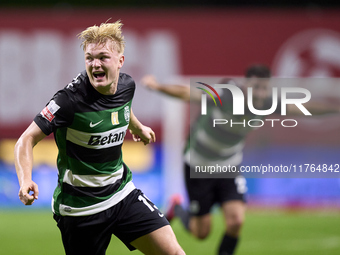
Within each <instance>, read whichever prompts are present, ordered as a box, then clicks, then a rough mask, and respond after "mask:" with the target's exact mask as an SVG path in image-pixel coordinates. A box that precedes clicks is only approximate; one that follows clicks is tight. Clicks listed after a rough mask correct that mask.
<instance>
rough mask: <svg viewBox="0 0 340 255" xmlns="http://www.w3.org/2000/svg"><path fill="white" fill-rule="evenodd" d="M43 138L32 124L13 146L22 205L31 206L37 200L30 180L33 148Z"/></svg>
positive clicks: (36, 192)
mask: <svg viewBox="0 0 340 255" xmlns="http://www.w3.org/2000/svg"><path fill="white" fill-rule="evenodd" d="M45 136H46V135H45V134H44V133H43V132H42V130H41V129H40V128H39V127H38V125H37V124H36V123H35V122H32V123H31V125H30V126H29V127H28V128H27V129H26V130H25V132H24V133H23V134H22V135H21V136H20V138H19V139H18V141H17V143H16V144H15V149H14V158H15V169H16V172H17V176H18V181H19V185H20V189H19V198H20V200H21V202H22V203H23V204H24V205H31V204H33V202H34V200H36V199H38V195H39V190H38V185H37V184H36V183H35V182H33V180H32V167H33V147H34V146H35V145H36V144H37V143H38V142H39V141H40V140H42V139H43V138H44V137H45ZM30 192H31V194H30Z"/></svg>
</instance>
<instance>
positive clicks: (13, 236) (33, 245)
mask: <svg viewBox="0 0 340 255" xmlns="http://www.w3.org/2000/svg"><path fill="white" fill-rule="evenodd" d="M223 225H224V223H223V219H222V217H221V215H220V214H219V213H216V214H215V215H214V224H213V229H212V234H211V235H210V236H209V238H208V239H206V240H204V241H199V240H196V239H194V238H192V237H191V236H190V235H189V234H188V233H187V232H186V231H184V230H183V228H182V226H181V225H180V223H179V221H178V220H174V222H173V223H172V226H173V229H174V231H175V233H176V235H177V239H178V240H179V243H180V244H181V245H182V247H183V249H184V250H185V251H186V254H188V255H191V254H195V255H199V254H202V255H210V254H212V255H214V254H216V253H215V251H216V249H217V245H218V243H219V240H220V237H221V233H222V232H223ZM339 226H340V214H339V212H335V213H334V212H333V213H327V212H309V213H308V212H296V213H287V212H280V211H268V210H267V211H262V212H261V211H260V212H259V211H256V212H255V211H251V210H250V211H248V213H247V218H246V224H245V226H244V228H243V235H242V239H241V241H240V245H239V247H238V250H237V253H236V255H263V254H276V255H283V254H286V255H291V254H295V255H296V254H308V255H314V254H315V255H319V254H327V255H332V254H334V255H335V254H340V228H339ZM0 247H1V248H0V249H1V254H4V255H7V254H8V255H21V254H25V255H36V254H48V255H57V254H64V251H63V247H62V243H61V237H60V233H59V230H58V228H57V227H56V224H55V222H54V220H53V218H52V215H51V212H48V211H37V210H31V209H29V210H27V209H26V208H25V210H17V211H4V210H2V211H0ZM107 254H108V255H110V254H118V255H124V254H141V253H140V252H138V251H134V252H133V253H131V252H129V251H128V249H127V248H126V247H125V246H124V245H123V244H122V243H121V242H120V241H119V240H118V239H117V238H116V237H112V241H111V244H110V246H109V249H108V251H107Z"/></svg>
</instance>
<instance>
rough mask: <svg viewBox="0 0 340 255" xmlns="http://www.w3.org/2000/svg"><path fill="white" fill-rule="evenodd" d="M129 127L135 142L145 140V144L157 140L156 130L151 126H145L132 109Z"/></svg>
mask: <svg viewBox="0 0 340 255" xmlns="http://www.w3.org/2000/svg"><path fill="white" fill-rule="evenodd" d="M128 129H129V130H130V133H131V134H132V138H133V140H134V141H135V142H143V143H144V145H147V144H149V143H151V142H156V135H155V132H154V131H153V130H152V129H151V128H150V127H147V126H144V125H143V124H142V123H141V122H140V121H139V120H138V119H137V117H136V116H135V115H134V114H133V111H132V109H131V111H130V123H129V126H128Z"/></svg>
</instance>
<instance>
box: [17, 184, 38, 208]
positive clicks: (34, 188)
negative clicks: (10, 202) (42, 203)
mask: <svg viewBox="0 0 340 255" xmlns="http://www.w3.org/2000/svg"><path fill="white" fill-rule="evenodd" d="M30 192H31V194H30ZM18 195H19V198H20V201H21V202H22V203H23V204H24V205H31V204H33V203H34V201H35V200H36V199H38V195H39V190H38V185H37V184H36V183H35V182H33V181H29V182H24V183H23V184H22V185H21V187H20V190H19V194H18Z"/></svg>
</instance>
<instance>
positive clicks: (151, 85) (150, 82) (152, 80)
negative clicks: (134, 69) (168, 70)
mask: <svg viewBox="0 0 340 255" xmlns="http://www.w3.org/2000/svg"><path fill="white" fill-rule="evenodd" d="M141 83H142V84H143V85H144V86H145V87H147V88H148V89H152V90H157V89H158V88H159V86H160V85H159V83H158V82H157V80H156V77H155V76H153V75H150V74H148V75H145V76H144V77H143V78H142V79H141Z"/></svg>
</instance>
